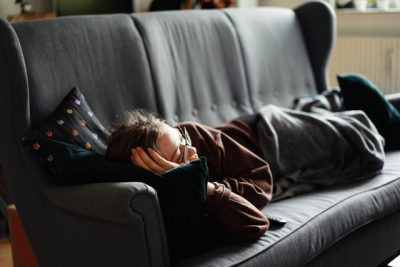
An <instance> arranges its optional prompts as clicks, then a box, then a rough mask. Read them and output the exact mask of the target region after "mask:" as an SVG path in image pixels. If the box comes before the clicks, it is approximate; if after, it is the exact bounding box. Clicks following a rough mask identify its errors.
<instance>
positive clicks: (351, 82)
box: [337, 73, 400, 150]
mask: <svg viewBox="0 0 400 267" xmlns="http://www.w3.org/2000/svg"><path fill="white" fill-rule="evenodd" d="M337 79H338V82H339V86H340V91H341V94H342V96H343V104H344V106H345V108H346V109H347V110H351V109H360V110H363V111H364V112H365V113H366V114H367V115H368V117H369V118H370V119H371V120H372V122H373V123H374V124H375V125H376V127H377V129H378V131H379V133H380V134H382V136H383V137H384V138H385V149H386V150H394V149H400V138H399V136H400V112H399V111H398V110H397V109H396V108H395V107H394V106H393V105H392V103H390V102H389V101H388V100H387V99H386V98H385V96H384V94H383V93H382V92H381V91H380V90H379V88H378V87H377V86H376V85H375V84H373V83H372V82H371V81H370V80H368V78H367V77H365V76H363V75H361V74H356V73H349V74H339V75H338V76H337Z"/></svg>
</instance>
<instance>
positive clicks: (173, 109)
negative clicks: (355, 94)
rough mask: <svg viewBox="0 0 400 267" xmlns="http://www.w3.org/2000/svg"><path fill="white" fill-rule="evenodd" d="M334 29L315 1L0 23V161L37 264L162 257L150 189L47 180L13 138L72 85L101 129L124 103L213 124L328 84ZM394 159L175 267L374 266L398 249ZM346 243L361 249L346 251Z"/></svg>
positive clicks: (274, 208) (282, 208) (284, 205)
mask: <svg viewBox="0 0 400 267" xmlns="http://www.w3.org/2000/svg"><path fill="white" fill-rule="evenodd" d="M334 35H335V17H334V15H333V12H332V10H331V9H330V8H329V7H328V6H327V4H325V3H322V2H310V3H307V4H305V5H303V6H301V7H299V8H297V9H295V10H289V9H281V8H257V9H248V10H234V9H227V10H219V11H190V12H189V11H188V12H161V13H149V14H132V15H122V14H121V15H98V16H76V17H66V18H57V19H51V20H42V21H35V22H23V23H16V24H13V25H10V24H8V23H7V22H5V21H3V20H0V58H1V60H0V84H1V90H0V121H1V122H2V124H3V125H5V127H4V126H2V128H1V131H0V147H1V149H0V162H1V164H2V167H3V170H4V173H5V176H6V177H7V178H8V180H9V183H10V188H11V190H12V193H13V196H14V198H15V202H16V205H17V209H18V211H19V213H20V215H21V218H22V222H23V224H24V226H25V228H26V231H27V234H28V237H29V239H30V241H31V244H32V246H33V249H34V251H35V253H36V256H37V258H38V260H39V262H40V265H41V266H168V265H169V264H170V263H169V256H168V248H167V245H166V244H167V242H166V236H165V231H164V226H163V220H162V217H161V212H160V207H159V205H158V199H157V192H155V190H154V189H153V188H151V187H149V186H147V185H145V184H143V183H135V182H132V183H102V184H89V185H80V186H64V187H60V186H55V185H52V184H50V183H49V181H48V173H47V172H46V170H45V169H44V168H43V167H42V166H41V165H40V164H39V163H38V162H37V160H36V159H34V158H33V156H31V155H30V154H29V153H28V152H26V151H25V150H24V149H23V148H22V147H21V146H20V145H19V143H18V140H19V139H20V138H21V136H22V135H23V134H24V133H25V132H26V131H28V130H29V129H32V128H34V127H36V126H38V125H40V124H41V123H42V122H43V120H44V119H45V118H46V117H47V116H49V115H50V113H51V111H52V110H53V109H54V108H55V107H56V106H57V105H58V103H59V102H60V100H61V99H62V98H63V97H64V96H65V95H66V94H67V92H69V91H70V90H71V88H72V87H73V86H78V87H79V88H80V89H81V91H82V92H83V94H84V95H85V96H86V99H87V101H88V102H89V104H90V105H91V106H92V108H93V110H94V112H95V113H96V115H97V116H98V117H99V118H100V120H101V121H102V122H104V124H105V125H106V126H108V127H111V126H112V121H113V120H114V119H115V118H116V117H118V116H119V115H120V114H121V112H123V111H124V110H127V109H131V108H134V107H143V108H147V109H150V110H152V111H155V112H158V113H160V114H161V115H164V116H165V117H166V118H168V120H170V121H182V120H195V121H200V122H203V123H206V124H209V125H216V124H218V123H221V122H224V121H226V120H228V119H231V118H234V117H237V116H240V115H244V114H250V113H252V112H254V111H255V110H257V108H259V107H260V106H262V105H264V104H267V103H273V104H278V105H283V106H289V105H290V103H291V101H292V99H293V98H294V97H295V96H301V95H309V94H314V93H317V92H318V91H322V90H324V89H326V88H328V87H329V85H328V84H327V82H326V62H327V61H328V58H329V54H330V50H331V47H332V43H333V40H334ZM393 101H394V102H396V101H397V100H396V99H394V100H393ZM397 102H398V101H397ZM397 102H396V103H397ZM399 162H400V154H399V153H398V152H393V153H391V154H388V155H387V164H386V165H385V169H384V171H383V173H382V175H379V176H377V177H375V178H373V179H371V180H368V181H365V182H362V183H357V184H348V185H342V186H338V187H334V188H329V189H326V190H323V191H318V192H315V193H312V194H307V195H303V196H299V197H296V198H293V199H288V200H284V201H280V202H275V203H273V204H271V205H269V206H268V207H266V208H265V209H264V210H263V212H265V213H266V214H269V215H276V216H280V217H284V218H286V219H287V220H288V223H287V224H286V225H285V226H284V227H283V228H271V229H270V230H269V231H268V232H267V233H266V235H265V236H264V237H262V238H261V239H260V240H259V241H257V242H255V243H248V244H247V243H246V244H232V245H229V246H224V247H221V248H218V249H216V250H213V251H210V252H207V253H204V254H201V255H198V256H195V257H193V258H190V259H185V260H182V261H180V262H177V263H176V265H178V266H207V265H208V266H232V265H240V266H267V265H269V266H307V265H308V266H354V265H353V264H354V263H358V261H357V259H359V260H360V261H359V262H360V265H362V266H375V265H376V264H377V263H379V262H382V261H383V260H384V259H385V258H387V257H389V256H390V255H392V254H393V253H394V252H395V251H397V250H398V249H399V245H398V243H399V242H398V241H399V240H400V233H399V229H398V227H396V226H397V225H398V224H399V220H400V215H399V210H400V200H399V198H400V197H399V196H400V166H399ZM382 240H385V242H383V241H382ZM374 242H379V244H376V243H374ZM377 247H379V249H377ZM358 251H366V252H367V254H365V255H364V257H362V258H359V257H357V258H356V257H355V256H354V254H356V252H358ZM332 259H335V261H333V260H332Z"/></svg>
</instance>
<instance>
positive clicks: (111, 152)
mask: <svg viewBox="0 0 400 267" xmlns="http://www.w3.org/2000/svg"><path fill="white" fill-rule="evenodd" d="M163 123H164V120H162V119H160V118H158V117H157V116H156V115H155V114H153V113H150V112H148V111H146V110H144V109H135V110H132V111H127V112H125V113H124V114H123V116H122V118H121V119H120V120H119V121H118V122H117V127H118V128H117V129H116V130H115V131H114V132H113V133H112V134H111V136H110V138H109V139H108V145H107V152H106V154H107V158H108V159H111V160H120V161H130V156H131V149H132V148H134V147H138V146H140V147H143V148H148V147H151V148H153V149H155V150H157V148H158V144H157V141H158V137H159V135H160V128H161V125H162V124H163Z"/></svg>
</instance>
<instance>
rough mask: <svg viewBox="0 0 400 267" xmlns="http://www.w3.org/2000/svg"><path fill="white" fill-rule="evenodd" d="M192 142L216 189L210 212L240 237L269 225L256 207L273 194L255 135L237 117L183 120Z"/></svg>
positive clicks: (248, 236)
mask: <svg viewBox="0 0 400 267" xmlns="http://www.w3.org/2000/svg"><path fill="white" fill-rule="evenodd" d="M179 126H180V127H186V129H187V131H188V133H189V135H190V138H191V139H192V145H193V146H194V147H196V149H197V153H198V155H199V156H205V157H207V163H208V167H209V174H210V177H209V181H210V182H213V184H214V185H215V186H216V189H215V191H214V193H213V194H209V196H208V204H209V210H210V214H211V215H212V216H213V217H214V218H215V219H216V220H217V221H218V222H219V223H220V224H221V225H222V226H223V228H224V229H225V230H226V231H227V232H228V233H231V234H232V235H233V237H234V238H235V239H237V240H240V241H249V240H255V239H257V238H259V237H260V236H262V235H263V234H264V233H265V231H266V230H267V229H268V227H269V222H268V219H267V218H266V217H265V216H264V215H263V214H262V213H261V212H260V210H259V209H261V208H263V207H264V206H266V205H267V204H268V203H269V202H270V200H271V197H272V175H271V172H270V169H269V165H268V163H267V162H266V161H265V160H263V159H262V158H261V157H259V156H258V155H257V154H259V151H258V150H257V136H256V135H255V133H254V132H253V131H252V130H251V128H250V127H249V126H248V125H247V124H246V123H243V122H242V121H240V120H234V121H231V122H229V123H226V124H224V125H222V126H220V127H216V128H211V127H207V126H205V125H202V124H198V123H193V122H185V123H181V124H180V125H179Z"/></svg>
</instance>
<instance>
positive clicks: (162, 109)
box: [128, 14, 166, 114]
mask: <svg viewBox="0 0 400 267" xmlns="http://www.w3.org/2000/svg"><path fill="white" fill-rule="evenodd" d="M128 16H129V18H130V20H131V22H132V25H133V27H134V28H135V29H136V30H137V32H138V34H139V36H140V40H141V43H142V47H143V50H144V51H145V54H146V61H147V66H148V68H149V72H150V76H151V79H150V80H151V85H152V91H153V93H154V97H155V100H156V105H157V109H158V110H157V113H161V114H166V108H165V107H164V105H163V103H162V101H161V98H160V95H159V94H158V91H159V90H156V86H157V85H156V84H157V83H156V78H155V74H154V66H153V64H152V62H151V58H150V51H149V49H148V47H147V45H146V42H145V40H144V29H143V27H142V26H141V25H140V24H139V23H138V22H137V21H136V20H137V19H135V17H134V14H131V15H128Z"/></svg>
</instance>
